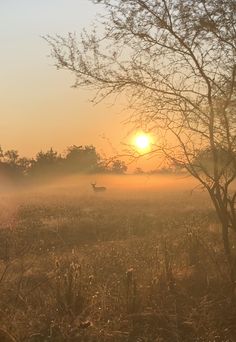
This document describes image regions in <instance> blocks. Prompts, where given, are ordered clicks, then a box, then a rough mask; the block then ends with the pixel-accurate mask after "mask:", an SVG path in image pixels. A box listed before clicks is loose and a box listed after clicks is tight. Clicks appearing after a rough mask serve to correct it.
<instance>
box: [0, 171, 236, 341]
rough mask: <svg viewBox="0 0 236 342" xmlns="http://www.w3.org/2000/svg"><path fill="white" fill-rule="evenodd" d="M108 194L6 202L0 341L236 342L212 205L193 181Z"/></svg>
mask: <svg viewBox="0 0 236 342" xmlns="http://www.w3.org/2000/svg"><path fill="white" fill-rule="evenodd" d="M98 183H100V184H104V183H105V185H106V186H107V187H108V190H107V192H106V193H104V194H95V193H93V192H92V189H91V187H90V184H89V180H88V179H82V180H80V183H79V182H78V179H76V178H75V179H72V180H70V182H65V181H64V180H63V181H61V182H57V183H54V184H53V185H52V186H50V187H49V186H47V187H46V186H45V187H39V186H38V187H35V188H34V189H30V190H27V191H26V189H23V190H22V189H18V190H17V191H15V190H14V189H13V190H12V191H11V192H10V191H8V192H5V193H4V192H3V193H2V196H1V199H0V206H1V213H0V235H1V236H0V293H1V296H0V313H1V315H0V341H15V340H16V341H30V342H36V341H58V342H60V341H65V342H66V341H79V342H83V341H87V342H90V341H94V342H95V341H98V342H103V341H104V342H106V341H107V342H108V341H112V342H113V341H114V342H116V341H117V342H126V341H127V342H128V341H129V342H131V341H132V342H133V341H134V342H161V341H163V342H164V341H170V342H175V341H176V342H184V341H188V342H191V341H206V342H213V341H215V342H216V341H222V342H226V341H228V342H229V341H235V340H236V324H235V320H236V306H235V304H234V303H232V302H231V301H230V297H229V279H228V272H227V264H226V261H225V258H224V253H223V250H222V243H221V238H220V227H219V225H218V222H217V218H216V216H215V213H214V210H213V209H212V207H211V204H210V202H209V201H208V198H207V196H206V194H205V193H203V192H201V191H197V190H196V191H194V192H192V191H191V189H192V188H193V186H194V183H193V182H191V181H190V180H188V179H187V180H186V179H181V178H180V179H175V178H165V177H160V178H158V179H156V178H155V179H153V178H152V177H145V176H144V177H136V178H132V179H131V176H127V177H123V178H122V177H121V178H110V179H107V178H105V176H104V178H101V179H99V182H98ZM5 190H6V189H5ZM4 338H5V340H4Z"/></svg>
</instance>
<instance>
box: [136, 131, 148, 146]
mask: <svg viewBox="0 0 236 342" xmlns="http://www.w3.org/2000/svg"><path fill="white" fill-rule="evenodd" d="M150 143H151V141H150V137H149V136H148V135H147V134H144V133H142V134H138V135H137V136H136V138H135V146H136V147H137V148H138V149H139V150H147V149H148V148H149V147H150Z"/></svg>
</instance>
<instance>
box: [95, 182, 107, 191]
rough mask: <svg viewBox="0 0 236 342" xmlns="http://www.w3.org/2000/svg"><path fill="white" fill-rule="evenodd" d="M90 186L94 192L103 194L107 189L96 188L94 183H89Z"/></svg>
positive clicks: (102, 187) (103, 187)
mask: <svg viewBox="0 0 236 342" xmlns="http://www.w3.org/2000/svg"><path fill="white" fill-rule="evenodd" d="M91 185H92V188H93V191H94V192H103V191H106V189H107V188H106V187H105V186H96V183H91Z"/></svg>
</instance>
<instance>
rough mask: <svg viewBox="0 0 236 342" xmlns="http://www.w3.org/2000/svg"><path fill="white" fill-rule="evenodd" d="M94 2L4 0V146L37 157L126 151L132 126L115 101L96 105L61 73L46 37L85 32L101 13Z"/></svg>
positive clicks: (0, 126)
mask: <svg viewBox="0 0 236 342" xmlns="http://www.w3.org/2000/svg"><path fill="white" fill-rule="evenodd" d="M99 10H100V6H96V5H94V4H92V3H91V2H90V1H89V0H40V1H39V0H20V1H19V0H0V44H1V54H0V76H1V82H0V117H1V120H0V137H1V138H0V145H1V146H2V148H3V149H4V150H7V149H16V150H18V151H19V153H20V155H22V156H26V157H31V156H34V155H35V154H36V153H37V152H38V151H40V150H43V151H46V150H48V149H49V148H50V147H53V148H54V149H56V150H57V151H59V152H61V153H63V151H65V149H66V147H68V146H71V145H90V144H93V145H94V146H96V148H97V149H98V151H99V152H100V153H101V154H102V155H105V156H110V155H111V154H113V153H114V151H120V150H121V149H122V144H123V142H125V141H126V139H127V132H129V130H130V128H128V127H124V125H123V124H122V121H124V119H125V117H124V116H123V114H122V113H121V110H120V108H118V107H112V106H111V103H110V102H108V101H106V102H105V103H102V104H99V105H98V106H94V105H92V104H91V103H90V102H89V99H90V98H91V96H92V94H91V93H89V92H88V91H86V90H82V89H74V88H72V87H71V86H72V85H73V80H74V79H73V76H72V75H70V74H69V73H68V72H66V71H57V70H56V68H55V67H54V65H53V64H54V61H53V59H51V58H50V57H49V54H50V49H49V46H48V45H47V43H46V42H45V40H43V38H42V36H45V35H47V34H49V35H54V34H61V35H66V34H67V33H68V32H78V33H79V32H81V30H82V29H83V28H84V27H86V28H89V25H90V24H91V23H92V22H93V20H94V19H95V18H96V16H97V15H98V11H99Z"/></svg>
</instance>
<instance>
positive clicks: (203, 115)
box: [46, 0, 236, 284]
mask: <svg viewBox="0 0 236 342" xmlns="http://www.w3.org/2000/svg"><path fill="white" fill-rule="evenodd" d="M94 3H97V4H98V3H99V4H101V5H102V6H103V7H104V8H105V9H106V11H105V12H104V13H105V15H104V17H103V18H102V19H101V20H102V23H103V27H104V31H103V34H101V35H100V36H97V35H96V32H95V31H96V30H94V32H92V33H88V32H86V31H84V33H83V34H82V35H81V37H80V38H79V39H77V37H76V35H73V34H69V35H68V37H61V36H56V37H47V38H46V39H47V40H48V42H49V44H50V45H51V49H52V55H53V57H54V58H55V60H56V66H57V67H58V68H59V69H67V70H70V71H71V72H72V73H74V75H75V77H76V81H75V87H80V86H85V87H91V88H92V89H95V90H96V91H97V92H96V98H95V100H96V101H100V100H102V99H103V98H105V97H107V96H108V95H112V94H113V95H117V94H122V93H124V94H125V95H126V96H127V99H128V100H129V104H130V106H131V107H132V108H133V109H134V111H133V114H132V116H131V117H130V121H132V122H134V123H136V124H138V125H144V126H145V128H146V129H149V130H151V129H152V130H154V131H155V133H157V134H158V135H159V137H160V138H159V140H160V141H161V142H162V143H161V144H160V145H159V146H158V147H157V148H156V149H155V151H153V152H154V153H157V152H161V153H162V154H163V156H165V157H166V158H168V159H169V160H171V161H172V162H174V163H176V164H178V165H180V166H182V167H184V168H185V169H186V170H187V171H188V172H189V173H190V174H191V175H192V176H193V177H195V178H196V179H197V180H198V181H199V182H200V184H201V185H202V186H203V187H204V188H205V189H206V190H207V191H208V193H209V195H210V198H211V200H212V202H213V204H214V207H215V209H216V213H217V215H218V218H219V220H220V223H221V226H222V238H223V243H224V250H225V254H226V257H227V260H228V264H229V267H230V274H231V280H232V283H233V284H234V283H235V280H236V257H235V256H234V255H233V251H232V246H231V241H232V240H231V237H232V236H233V235H231V234H233V232H234V233H236V213H235V201H236V192H235V190H233V188H232V183H233V181H234V180H235V177H236V109H235V105H236V97H235V95H236V91H235V85H236V80H235V75H236V25H235V24H236V1H235V0H212V1H206V0H197V1H196V0H96V1H94ZM104 8H103V10H104ZM202 151H208V154H209V160H210V161H211V163H210V165H211V166H210V167H209V165H207V166H206V163H205V162H204V160H203V159H202V158H199V155H200V154H201V153H202ZM222 155H224V157H223V158H222Z"/></svg>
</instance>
